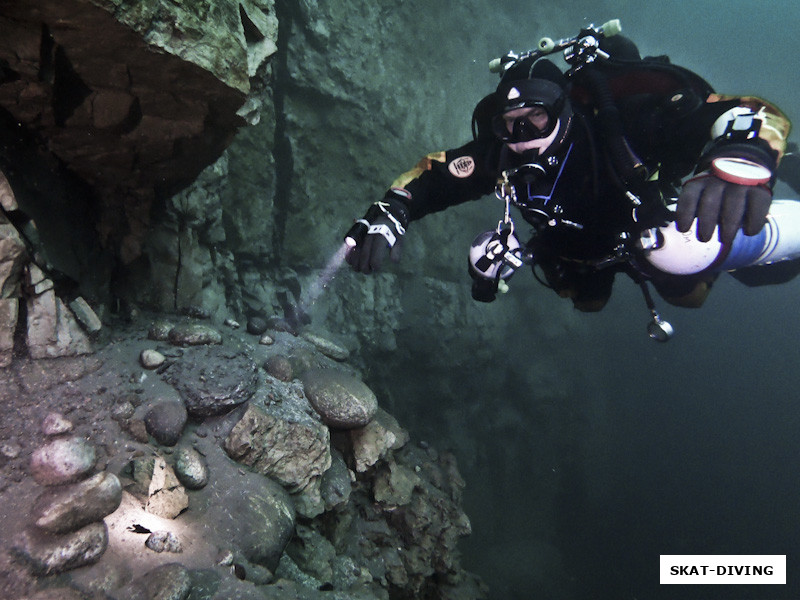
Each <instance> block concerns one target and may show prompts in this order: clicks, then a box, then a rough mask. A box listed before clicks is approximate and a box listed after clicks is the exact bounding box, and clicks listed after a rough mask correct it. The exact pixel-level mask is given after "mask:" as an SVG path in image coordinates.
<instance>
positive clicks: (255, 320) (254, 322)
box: [247, 317, 268, 335]
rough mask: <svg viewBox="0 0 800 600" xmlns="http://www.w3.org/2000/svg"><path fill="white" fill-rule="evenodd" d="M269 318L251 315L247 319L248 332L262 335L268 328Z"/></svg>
mask: <svg viewBox="0 0 800 600" xmlns="http://www.w3.org/2000/svg"><path fill="white" fill-rule="evenodd" d="M267 326H268V324H267V320H266V319H263V318H261V317H250V318H249V319H248V320H247V333H250V334H252V335H262V334H263V333H264V332H265V331H266V330H267Z"/></svg>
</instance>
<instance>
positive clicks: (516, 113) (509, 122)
mask: <svg viewBox="0 0 800 600" xmlns="http://www.w3.org/2000/svg"><path fill="white" fill-rule="evenodd" d="M518 120H524V121H528V122H529V123H530V124H531V125H533V126H534V128H535V129H536V130H538V131H546V130H547V128H548V125H549V121H550V117H549V116H548V114H547V111H545V110H544V108H542V107H541V106H529V107H523V108H515V109H514V110H510V111H508V112H506V113H503V121H505V125H506V130H507V131H508V133H510V134H513V133H514V123H516V122H517V121H518Z"/></svg>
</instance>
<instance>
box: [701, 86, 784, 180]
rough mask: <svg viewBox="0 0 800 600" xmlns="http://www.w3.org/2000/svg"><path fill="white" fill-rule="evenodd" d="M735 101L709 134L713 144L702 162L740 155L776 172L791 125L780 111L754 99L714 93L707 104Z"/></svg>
mask: <svg viewBox="0 0 800 600" xmlns="http://www.w3.org/2000/svg"><path fill="white" fill-rule="evenodd" d="M734 100H735V101H736V102H735V106H734V107H733V108H729V109H728V110H725V111H724V112H722V114H720V115H719V117H718V118H717V119H716V121H714V124H713V125H712V127H711V131H710V140H711V141H710V143H709V145H708V146H707V148H706V151H705V152H704V153H703V162H704V163H708V162H710V161H711V160H712V159H713V158H716V157H717V156H732V155H735V156H741V157H744V158H748V159H750V160H754V161H756V162H758V163H760V164H763V165H764V166H766V167H768V168H769V169H770V170H771V171H773V172H774V171H775V169H776V168H777V166H778V164H779V163H780V160H781V158H782V157H783V153H784V152H785V150H786V140H787V138H788V136H789V131H790V129H791V123H790V122H789V119H788V118H787V117H786V115H785V114H783V112H781V110H780V109H779V108H778V107H776V106H775V105H774V104H771V103H769V102H767V101H765V100H762V99H760V98H756V97H755V96H744V97H735V96H722V95H719V94H712V95H711V96H709V98H708V100H707V102H708V103H715V102H718V103H721V104H722V103H724V104H728V103H730V102H731V101H734Z"/></svg>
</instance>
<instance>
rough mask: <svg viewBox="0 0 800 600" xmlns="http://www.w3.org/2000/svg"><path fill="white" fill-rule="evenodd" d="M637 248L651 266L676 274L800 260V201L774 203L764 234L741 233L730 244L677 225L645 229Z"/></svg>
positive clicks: (709, 271) (671, 224)
mask: <svg viewBox="0 0 800 600" xmlns="http://www.w3.org/2000/svg"><path fill="white" fill-rule="evenodd" d="M638 245H639V247H640V248H641V250H642V253H643V257H644V259H645V260H646V261H647V262H648V263H650V264H651V265H653V266H654V267H655V268H656V269H658V270H659V271H662V272H664V273H671V274H673V275H693V274H696V273H702V272H708V273H715V272H721V271H733V270H735V269H741V268H744V267H750V266H756V265H769V264H773V263H776V262H780V261H784V260H792V259H795V258H800V202H798V201H796V200H773V201H772V204H771V205H770V209H769V214H768V215H767V222H766V224H765V225H764V227H763V228H762V229H761V231H759V232H758V233H757V234H756V235H753V236H747V235H744V233H742V231H741V230H739V232H738V233H737V234H736V237H735V238H734V239H733V242H732V243H731V244H730V245H723V244H721V243H720V241H719V240H718V239H717V236H716V235H714V236H712V238H711V239H710V240H709V241H707V242H701V241H700V240H698V239H697V236H696V235H695V225H693V226H692V228H691V229H690V230H689V231H687V232H686V233H681V232H680V231H678V230H677V229H676V227H675V223H674V222H671V223H669V225H666V226H664V227H658V228H654V229H647V230H645V231H644V232H642V235H641V238H640V239H639V244H638Z"/></svg>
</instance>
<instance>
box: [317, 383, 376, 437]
mask: <svg viewBox="0 0 800 600" xmlns="http://www.w3.org/2000/svg"><path fill="white" fill-rule="evenodd" d="M303 387H304V389H305V392H306V397H307V398H308V400H309V402H311V405H312V406H313V407H314V410H316V411H317V412H318V413H319V415H320V417H322V421H323V422H324V423H325V424H326V425H328V426H330V427H333V428H335V429H352V428H354V427H363V426H364V425H366V424H367V423H369V422H370V421H371V420H372V419H373V417H374V416H375V413H376V412H377V411H378V399H377V398H376V397H375V394H374V393H373V392H372V390H371V389H369V388H368V387H367V385H366V384H365V383H364V382H363V381H361V380H360V379H358V378H356V377H354V376H352V375H349V374H347V373H344V372H343V371H338V370H334V369H311V370H309V371H307V372H306V373H305V374H304V375H303Z"/></svg>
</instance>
